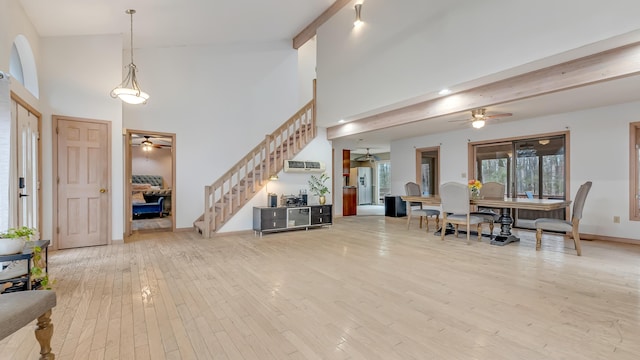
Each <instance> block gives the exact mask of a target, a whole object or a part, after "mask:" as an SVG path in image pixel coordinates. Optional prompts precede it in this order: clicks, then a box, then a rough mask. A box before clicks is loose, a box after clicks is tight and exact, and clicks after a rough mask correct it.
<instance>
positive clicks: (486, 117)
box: [484, 113, 513, 120]
mask: <svg viewBox="0 0 640 360" xmlns="http://www.w3.org/2000/svg"><path fill="white" fill-rule="evenodd" d="M512 115H513V114H512V113H504V114H495V115H486V116H485V117H484V118H485V120H486V119H495V118H501V117H507V116H512Z"/></svg>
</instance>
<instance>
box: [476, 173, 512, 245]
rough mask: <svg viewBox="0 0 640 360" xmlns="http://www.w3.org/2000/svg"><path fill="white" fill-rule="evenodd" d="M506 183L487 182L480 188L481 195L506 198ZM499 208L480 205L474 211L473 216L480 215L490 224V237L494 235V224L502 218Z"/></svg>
mask: <svg viewBox="0 0 640 360" xmlns="http://www.w3.org/2000/svg"><path fill="white" fill-rule="evenodd" d="M504 189H505V186H504V184H501V183H499V182H494V181H490V182H486V183H484V184H483V185H482V188H481V189H480V196H481V197H482V198H483V199H498V200H502V199H504ZM496 210H498V209H492V208H487V207H480V206H479V207H478V211H472V212H471V216H479V217H481V218H482V219H483V223H486V224H489V237H491V238H492V237H493V224H494V223H495V222H496V221H498V220H500V212H499V211H496Z"/></svg>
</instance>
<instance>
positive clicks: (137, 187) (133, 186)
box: [131, 184, 151, 191]
mask: <svg viewBox="0 0 640 360" xmlns="http://www.w3.org/2000/svg"><path fill="white" fill-rule="evenodd" d="M149 189H151V184H131V190H133V191H145V190H149Z"/></svg>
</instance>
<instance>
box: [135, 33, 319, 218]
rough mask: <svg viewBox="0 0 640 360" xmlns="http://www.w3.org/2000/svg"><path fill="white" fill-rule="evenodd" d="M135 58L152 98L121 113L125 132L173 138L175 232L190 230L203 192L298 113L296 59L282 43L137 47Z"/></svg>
mask: <svg viewBox="0 0 640 360" xmlns="http://www.w3.org/2000/svg"><path fill="white" fill-rule="evenodd" d="M127 56H128V55H127V54H125V59H126V57H127ZM135 58H136V65H137V66H138V68H139V70H140V71H139V73H138V77H139V80H140V84H141V87H142V89H143V90H145V91H146V92H148V93H149V95H150V96H151V98H150V99H149V102H148V104H147V105H144V106H137V107H136V106H125V107H124V126H125V127H126V128H131V129H137V130H146V131H151V132H153V131H156V132H168V133H175V134H176V143H175V144H174V149H175V152H176V171H177V174H176V175H177V179H176V184H175V186H174V195H175V199H176V202H177V206H176V207H177V209H176V211H175V214H176V226H177V227H178V228H187V227H191V226H192V224H193V221H194V220H195V219H196V218H197V217H198V216H200V215H201V214H202V213H203V211H204V186H205V185H208V184H211V183H212V182H213V181H214V180H216V179H217V178H218V177H219V176H221V175H223V174H224V173H225V172H226V171H227V170H229V168H230V167H231V166H232V165H233V164H235V163H236V162H237V161H239V160H240V159H241V158H242V157H243V156H244V155H246V153H247V152H248V151H249V150H250V149H252V148H253V147H254V146H256V145H258V143H260V142H261V141H262V140H263V139H264V137H265V136H266V135H267V134H268V133H271V132H273V131H274V130H275V129H276V128H277V127H278V126H280V125H281V124H282V123H283V122H285V121H286V120H287V119H288V118H289V117H291V116H292V115H293V114H294V113H295V112H296V111H297V110H298V109H299V108H300V107H299V106H298V104H299V103H300V100H299V94H298V77H297V53H296V51H295V50H293V49H292V48H291V44H290V42H289V41H283V42H278V43H271V44H261V45H259V46H256V45H252V46H235V47H213V46H202V47H179V48H163V49H139V50H138V49H136V50H135ZM309 86H311V85H309ZM308 100H310V99H305V101H304V102H307V101H308ZM250 218H251V217H249V219H250ZM248 228H250V226H249V227H247V229H248Z"/></svg>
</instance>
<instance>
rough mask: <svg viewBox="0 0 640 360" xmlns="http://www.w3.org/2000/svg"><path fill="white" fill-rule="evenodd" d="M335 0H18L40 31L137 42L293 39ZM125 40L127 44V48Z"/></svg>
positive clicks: (163, 44) (179, 43) (141, 44)
mask: <svg viewBox="0 0 640 360" xmlns="http://www.w3.org/2000/svg"><path fill="white" fill-rule="evenodd" d="M333 2H334V0H304V1H300V0H268V1H267V0H262V1H255V0H180V1H178V0H137V1H131V0H56V1H50V0H20V3H21V4H22V7H23V8H24V10H25V12H26V14H27V16H28V17H29V18H30V19H31V22H32V23H33V25H34V26H35V27H36V29H37V31H38V33H39V34H40V35H41V36H45V37H46V36H76V35H106V34H124V35H125V39H126V40H128V39H129V34H130V31H129V28H130V19H129V15H127V14H126V13H125V10H126V9H135V10H136V11H137V13H136V14H135V15H134V16H133V33H134V39H133V41H134V47H136V48H148V47H174V46H186V45H204V44H220V45H228V44H237V43H265V42H272V41H282V40H286V41H292V39H293V37H294V36H295V35H297V34H298V33H299V32H300V31H301V30H302V29H304V27H305V26H307V25H308V24H309V23H311V22H312V21H313V20H314V19H315V18H316V17H318V16H319V15H320V14H321V13H322V12H323V11H324V10H326V9H327V8H328V7H329V6H330V5H331V4H332V3H333ZM128 43H129V42H128V41H125V46H126V47H127V48H128V47H129V44H128Z"/></svg>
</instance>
